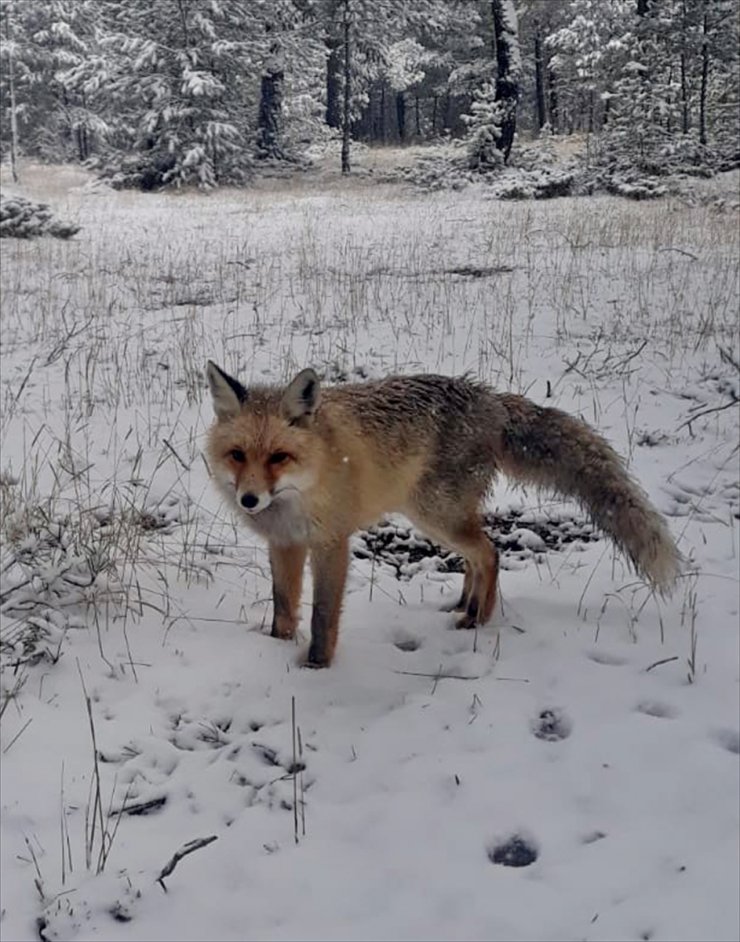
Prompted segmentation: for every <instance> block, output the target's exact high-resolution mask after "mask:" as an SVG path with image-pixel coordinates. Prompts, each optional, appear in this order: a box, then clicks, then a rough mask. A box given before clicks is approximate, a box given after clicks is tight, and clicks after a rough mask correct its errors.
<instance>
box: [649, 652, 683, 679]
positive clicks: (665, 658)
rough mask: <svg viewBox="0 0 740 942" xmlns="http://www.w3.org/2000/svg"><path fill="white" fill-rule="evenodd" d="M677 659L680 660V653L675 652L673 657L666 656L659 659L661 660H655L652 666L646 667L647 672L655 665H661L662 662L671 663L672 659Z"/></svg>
mask: <svg viewBox="0 0 740 942" xmlns="http://www.w3.org/2000/svg"><path fill="white" fill-rule="evenodd" d="M677 660H678V655H677V654H674V655H673V657H664V658H661V660H659V661H654V662H653V663H652V664H651V665H650V667H646V668H645V673H646V674H647V672H648V671H651V670H652V669H653V668H654V667H660V665H661V664H670V662H671V661H677Z"/></svg>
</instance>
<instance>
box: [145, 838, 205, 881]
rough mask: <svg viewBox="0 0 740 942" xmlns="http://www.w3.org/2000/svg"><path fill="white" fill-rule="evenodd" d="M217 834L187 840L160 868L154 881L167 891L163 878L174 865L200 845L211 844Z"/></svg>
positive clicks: (170, 871)
mask: <svg viewBox="0 0 740 942" xmlns="http://www.w3.org/2000/svg"><path fill="white" fill-rule="evenodd" d="M217 838H218V835H217V834H211V836H210V837H196V838H195V840H193V841H188V842H187V844H183V846H182V847H181V848H180V849H179V850H178V851H175V853H174V854H173V855H172V859H171V860H170V862H169V863H168V864H167V865H166V866H165V867H163V868H162V870H161V871H160V874H159V876H158V877H157V879H156V882H157V883H159V885H160V886H161V887H162V889H163V890H164V891H165V893H166V892H167V887H166V886H165V884H164V878H165V877H168V876H169V875H170V874H171V873H172V871H173V870H174V869H175V867H176V866H177V865H178V864H179V863H180V861H181V860H182V858H183V857H187V855H188V854H192V853H193V851H194V850H200V849H201V847H207V846H208V845H209V844H212V843H213V842H214V841H215V840H217Z"/></svg>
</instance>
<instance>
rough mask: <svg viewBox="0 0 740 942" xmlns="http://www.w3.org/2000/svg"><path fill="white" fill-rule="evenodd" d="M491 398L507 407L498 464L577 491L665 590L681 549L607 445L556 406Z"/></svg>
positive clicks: (525, 477) (545, 484) (528, 478)
mask: <svg viewBox="0 0 740 942" xmlns="http://www.w3.org/2000/svg"><path fill="white" fill-rule="evenodd" d="M496 398H497V399H498V400H499V402H500V404H501V406H503V408H504V410H505V412H506V419H505V422H504V427H503V431H502V445H503V454H502V455H501V456H500V465H501V470H502V471H504V473H505V474H507V475H509V476H511V477H512V478H513V479H515V480H518V481H521V482H523V483H530V484H535V485H538V486H540V487H542V488H545V489H547V490H551V491H555V492H557V493H558V494H560V495H562V496H563V497H571V498H575V499H576V500H577V501H578V502H579V503H580V504H581V505H582V506H583V507H584V508H585V509H586V510H587V511H588V512H589V514H590V515H591V517H592V518H593V520H594V522H595V523H596V524H597V525H598V526H599V527H600V528H601V529H602V530H604V532H605V533H607V534H608V535H609V536H611V537H612V539H613V540H614V542H615V543H616V544H617V546H619V547H620V548H621V549H622V550H623V551H624V552H625V553H626V555H627V556H628V558H629V559H630V561H631V562H632V564H633V565H634V567H635V569H636V570H637V572H638V573H639V574H640V575H641V576H642V577H643V578H645V579H647V580H648V581H649V582H650V583H652V585H653V586H655V587H656V588H657V589H659V590H660V591H661V592H664V593H666V592H670V590H671V588H672V587H673V584H674V582H675V579H676V577H677V576H678V574H679V572H680V569H681V554H680V553H679V551H678V549H677V547H676V544H675V543H674V541H673V538H672V536H671V534H670V532H669V530H668V527H667V526H666V523H665V520H664V519H663V517H662V516H661V515H660V513H659V512H658V511H657V510H656V509H655V508H654V507H653V505H652V504H651V503H650V501H649V499H648V497H647V495H646V494H645V492H644V491H643V490H642V488H641V487H640V486H639V485H638V484H637V483H636V482H635V481H634V480H633V479H632V478H631V477H630V476H629V474H628V472H627V470H626V468H625V466H624V462H623V460H622V459H621V458H620V456H619V455H618V454H617V453H616V452H615V451H614V449H613V448H612V447H611V445H609V443H608V442H607V441H605V440H604V439H603V438H602V437H601V436H600V435H599V434H598V433H597V432H595V431H594V430H593V429H592V428H591V427H590V426H589V425H587V424H586V423H585V422H583V421H581V420H580V419H577V418H575V417H574V416H571V415H568V414H567V413H565V412H561V411H560V409H551V408H543V407H541V406H538V405H536V404H535V403H533V402H531V401H530V400H529V399H525V398H524V397H523V396H517V395H514V394H510V393H501V394H498V395H497V396H496Z"/></svg>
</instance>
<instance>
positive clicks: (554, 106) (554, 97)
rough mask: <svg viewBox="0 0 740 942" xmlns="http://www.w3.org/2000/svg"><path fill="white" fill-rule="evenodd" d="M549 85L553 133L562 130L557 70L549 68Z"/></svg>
mask: <svg viewBox="0 0 740 942" xmlns="http://www.w3.org/2000/svg"><path fill="white" fill-rule="evenodd" d="M547 86H548V89H549V93H550V126H551V127H552V130H553V133H555V134H557V133H558V132H559V131H560V106H559V104H558V79H557V76H556V74H555V70H554V69H552V68H550V69H548V70H547Z"/></svg>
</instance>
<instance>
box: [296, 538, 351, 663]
mask: <svg viewBox="0 0 740 942" xmlns="http://www.w3.org/2000/svg"><path fill="white" fill-rule="evenodd" d="M348 566H349V545H348V541H347V539H346V537H343V538H341V539H338V540H335V541H334V542H332V543H330V544H328V545H321V546H318V547H315V548H312V550H311V569H312V571H313V614H312V616H311V647H310V648H309V649H308V660H307V662H306V666H307V667H328V666H329V665H330V664H331V659H332V657H333V655H334V648H335V647H336V646H337V633H338V631H339V614H340V612H341V609H342V597H343V596H344V585H345V583H346V581H347V567H348Z"/></svg>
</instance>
